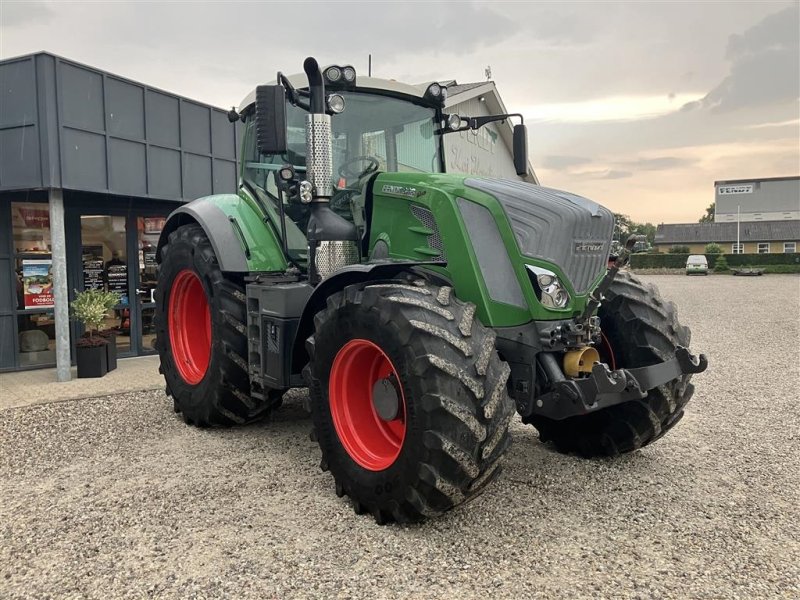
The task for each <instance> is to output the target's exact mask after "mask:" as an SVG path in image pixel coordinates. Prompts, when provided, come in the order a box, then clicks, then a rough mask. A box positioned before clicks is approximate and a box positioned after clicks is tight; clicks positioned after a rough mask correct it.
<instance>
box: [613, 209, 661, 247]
mask: <svg viewBox="0 0 800 600" xmlns="http://www.w3.org/2000/svg"><path fill="white" fill-rule="evenodd" d="M633 234H636V235H643V236H645V237H646V238H647V242H648V244H652V243H653V241H654V240H655V237H656V226H655V225H653V224H652V223H637V222H635V221H633V220H632V219H631V218H630V217H629V216H628V215H623V214H621V213H614V239H615V240H619V241H620V242H621V243H623V244H624V243H625V240H627V239H628V236H630V235H633Z"/></svg>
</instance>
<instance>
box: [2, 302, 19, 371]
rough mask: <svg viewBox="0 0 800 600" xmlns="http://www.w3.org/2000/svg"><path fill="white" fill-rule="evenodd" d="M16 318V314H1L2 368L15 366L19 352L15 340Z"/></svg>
mask: <svg viewBox="0 0 800 600" xmlns="http://www.w3.org/2000/svg"><path fill="white" fill-rule="evenodd" d="M16 318H17V317H16V316H14V315H2V316H0V342H1V343H0V369H9V368H12V367H14V362H15V359H16V353H17V350H16V345H15V344H14V342H13V340H14V331H15V329H16V328H15V326H14V325H15V323H14V321H15V320H16ZM9 342H10V343H9Z"/></svg>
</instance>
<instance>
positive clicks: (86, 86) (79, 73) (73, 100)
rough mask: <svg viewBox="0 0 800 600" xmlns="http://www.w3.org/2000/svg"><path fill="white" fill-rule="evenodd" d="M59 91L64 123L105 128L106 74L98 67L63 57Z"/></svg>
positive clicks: (87, 127)
mask: <svg viewBox="0 0 800 600" xmlns="http://www.w3.org/2000/svg"><path fill="white" fill-rule="evenodd" d="M58 91H59V102H60V103H61V119H62V121H61V124H62V125H68V126H70V127H75V128H78V129H89V130H91V131H103V130H104V129H105V119H104V118H103V75H102V74H101V73H100V72H99V71H94V70H89V69H84V68H83V67H78V66H76V65H72V64H70V63H67V62H63V61H61V62H60V68H59V90H58Z"/></svg>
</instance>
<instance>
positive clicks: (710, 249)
mask: <svg viewBox="0 0 800 600" xmlns="http://www.w3.org/2000/svg"><path fill="white" fill-rule="evenodd" d="M705 253H706V254H722V246H720V245H719V244H717V243H716V242H711V243H710V244H706V251H705Z"/></svg>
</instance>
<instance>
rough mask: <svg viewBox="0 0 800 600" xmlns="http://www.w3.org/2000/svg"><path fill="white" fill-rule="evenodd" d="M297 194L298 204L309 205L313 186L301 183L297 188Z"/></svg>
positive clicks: (306, 182)
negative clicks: (298, 194) (298, 196)
mask: <svg viewBox="0 0 800 600" xmlns="http://www.w3.org/2000/svg"><path fill="white" fill-rule="evenodd" d="M298 192H299V193H300V202H302V203H303V204H311V201H312V200H313V199H314V186H312V185H311V182H310V181H301V182H300V185H299V186H298Z"/></svg>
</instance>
